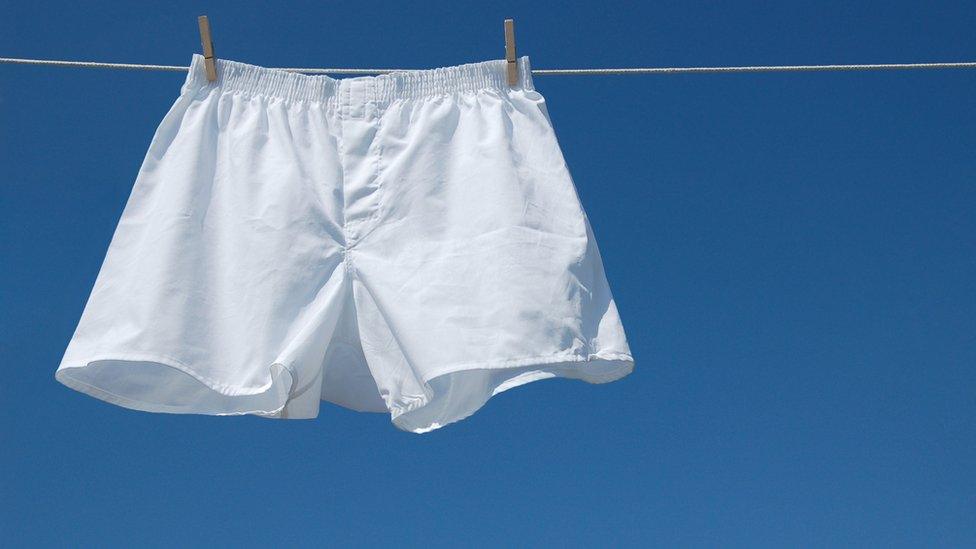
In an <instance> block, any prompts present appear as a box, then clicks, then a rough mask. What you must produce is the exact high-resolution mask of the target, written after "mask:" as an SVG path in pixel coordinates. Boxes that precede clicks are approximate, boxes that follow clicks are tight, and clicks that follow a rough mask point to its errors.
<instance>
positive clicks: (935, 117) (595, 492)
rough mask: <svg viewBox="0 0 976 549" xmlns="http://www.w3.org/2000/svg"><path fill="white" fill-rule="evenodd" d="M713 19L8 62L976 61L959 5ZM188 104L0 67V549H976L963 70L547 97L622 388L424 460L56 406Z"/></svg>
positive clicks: (384, 22) (84, 75)
mask: <svg viewBox="0 0 976 549" xmlns="http://www.w3.org/2000/svg"><path fill="white" fill-rule="evenodd" d="M81 4H88V3H81ZM715 4H716V3H715V2H687V1H682V2H653V3H651V2H646V3H645V2H641V3H637V2H635V3H632V4H630V3H610V4H607V3H605V2H585V3H584V2H572V3H569V2H551V3H548V4H542V3H534V2H508V1H502V0H499V1H493V2H466V1H464V2H459V1H441V2H410V3H407V2H369V1H365V2H321V1H319V2H290V3H287V4H284V3H258V2H250V3H244V2H224V3H221V2H179V1H177V2H166V3H152V4H151V3H146V2H119V3H109V2H102V3H94V5H79V3H68V2H65V3H44V2H26V1H22V0H15V1H12V0H2V1H0V56H13V57H39V58H68V59H77V60H104V61H119V62H152V63H164V64H187V63H189V60H190V55H191V54H192V53H193V52H195V51H197V50H199V47H200V46H199V40H198V34H197V28H196V16H197V15H199V14H201V13H208V14H209V15H210V16H211V19H212V23H213V28H214V32H215V40H216V48H217V53H218V55H220V56H223V57H226V58H230V59H235V60H240V61H246V62H249V63H255V64H262V65H267V66H342V67H403V68H430V67H437V66H445V65H455V64H459V63H464V62H471V61H480V60H485V59H490V58H499V57H502V56H503V33H502V20H503V19H504V18H505V17H514V18H515V19H516V23H517V32H518V43H519V47H520V53H523V54H526V55H529V56H530V57H531V59H532V62H533V64H534V66H535V67H536V68H559V67H605V66H640V65H674V66H683V65H740V64H793V63H857V62H911V61H936V60H945V61H967V60H968V61H971V60H974V59H976V32H974V29H976V9H974V8H973V4H972V2H928V3H920V2H886V3H872V5H867V4H868V3H861V2H846V1H844V2H841V1H832V2H775V3H773V2H770V3H747V2H724V3H722V5H721V6H716V5H715ZM183 78H184V75H183V74H179V73H158V72H114V71H99V70H80V69H66V68H45V67H15V66H0V230H2V233H0V234H2V238H0V253H2V255H0V297H2V308H0V358H2V362H0V368H2V377H0V379H2V381H0V544H4V545H61V546H66V545H73V546H77V545H88V546H94V545H97V546H113V545H129V546H131V545H136V544H139V545H142V544H149V545H157V546H188V545H209V546H214V545H220V546H248V545H255V546H257V545H264V546H268V545H273V544H283V545H291V546H295V545H318V546H321V545H323V544H326V543H328V544H335V545H340V544H341V545H373V544H377V545H379V544H382V545H406V546H412V545H465V546H468V545H499V544H505V543H506V542H507V543H512V542H514V541H516V540H517V541H518V542H520V543H519V544H521V545H550V546H583V545H589V546H598V545H609V544H612V545H629V546H637V545H661V546H706V547H714V546H749V547H755V546H766V545H768V546H780V547H782V546H852V545H857V546H893V545H894V546H897V545H905V546H919V545H928V546H932V545H936V546H956V547H959V546H964V545H969V546H973V545H974V544H976V520H974V517H976V466H974V464H976V216H974V210H976V100H974V97H976V70H969V71H966V70H956V71H931V72H897V73H829V74H828V73H819V74H763V75H759V74H751V75H689V76H615V77H607V76H603V77H551V76H550V77H544V76H539V77H537V78H536V86H537V88H538V89H539V90H540V91H541V92H542V93H543V94H544V95H545V96H546V98H547V100H548V106H549V110H550V115H551V116H552V120H553V123H554V125H555V127H556V131H557V134H558V136H559V138H560V142H561V145H562V147H563V151H564V153H565V155H566V158H567V162H568V163H569V166H570V169H571V170H572V173H573V175H574V178H575V180H576V183H577V186H578V188H579V192H580V195H581V197H582V200H583V203H584V206H585V208H586V210H587V212H588V214H589V216H590V219H591V222H592V224H593V226H594V230H595V231H596V235H597V238H598V241H599V243H600V246H601V250H602V253H603V257H604V262H605V264H606V269H607V273H608V277H609V279H610V282H611V285H612V287H613V291H614V294H615V297H616V299H617V304H618V307H619V309H620V313H621V316H622V318H623V320H624V323H625V326H626V328H627V331H628V337H629V340H630V345H631V347H632V350H633V352H634V356H635V359H636V362H637V368H636V371H635V372H634V374H632V375H631V376H630V377H628V378H626V379H624V380H622V381H619V382H616V383H612V384H609V385H604V386H590V385H586V384H584V383H580V382H573V381H545V382H540V383H533V384H530V385H528V386H525V387H521V388H518V389H515V390H512V391H509V392H507V393H505V394H503V395H500V396H498V397H496V398H494V399H492V400H491V401H490V402H489V403H488V405H487V406H486V407H485V408H483V409H482V410H481V411H480V412H478V413H477V414H476V415H474V416H472V417H471V418H469V419H467V420H465V421H463V422H461V423H458V424H455V425H451V426H449V427H447V428H445V429H442V430H440V431H436V432H434V433H431V434H428V435H423V436H417V435H413V434H409V433H404V432H400V431H398V430H396V429H395V428H394V427H393V426H392V424H390V422H389V418H388V416H384V415H375V414H360V413H355V412H350V411H347V410H345V409H342V408H338V407H336V406H331V405H324V406H323V407H322V411H321V415H320V417H319V418H318V419H316V420H311V421H293V422H283V421H272V420H266V419H261V418H255V417H245V418H214V417H204V416H172V415H154V414H146V413H141V412H133V411H129V410H125V409H121V408H118V407H115V406H111V405H108V404H106V403H104V402H101V401H97V400H95V399H92V398H90V397H87V396H84V395H81V394H80V393H76V392H74V391H71V390H69V389H67V388H65V387H63V386H61V385H60V384H58V383H56V382H55V380H54V371H55V368H56V367H57V365H58V361H59V360H60V358H61V354H62V352H63V351H64V348H65V345H66V344H67V342H68V340H69V338H70V336H71V334H72V331H73V329H74V327H75V324H76V322H77V321H78V318H79V315H80V314H81V310H82V307H83V306H84V303H85V300H86V298H87V296H88V293H89V291H90V289H91V286H92V284H93V282H94V280H95V275H96V273H97V271H98V268H99V266H100V264H101V261H102V259H103V257H104V253H105V250H106V248H107V246H108V243H109V240H110V238H111V236H112V232H113V230H114V228H115V224H116V222H117V221H118V217H119V215H120V213H121V211H122V208H123V206H124V204H125V200H126V198H127V197H128V193H129V190H130V188H131V185H132V181H133V178H134V176H135V174H136V172H137V170H138V168H139V165H140V163H141V162H142V159H143V155H144V154H145V152H146V148H147V145H148V143H149V140H150V138H151V137H152V134H153V132H154V131H155V128H156V125H157V124H158V123H159V121H160V120H161V119H162V116H163V114H164V113H165V112H166V111H167V109H168V108H169V106H170V105H171V103H172V102H173V100H174V99H175V98H176V96H177V94H178V92H179V87H180V85H181V84H182V81H183Z"/></svg>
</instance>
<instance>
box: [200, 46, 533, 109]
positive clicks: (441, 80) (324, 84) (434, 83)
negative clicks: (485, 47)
mask: <svg viewBox="0 0 976 549" xmlns="http://www.w3.org/2000/svg"><path fill="white" fill-rule="evenodd" d="M518 66H519V81H518V82H517V83H516V84H515V86H509V85H508V79H507V76H506V74H507V73H506V62H505V60H492V61H483V62H481V63H467V64H464V65H457V66H454V67H442V68H438V69H425V70H404V71H395V72H391V73H387V74H381V75H378V76H357V77H354V78H338V79H337V78H332V77H330V76H326V75H307V74H300V73H297V72H290V71H286V70H282V69H270V68H266V67H259V66H257V65H249V64H247V63H241V62H238V61H229V60H226V59H217V80H216V81H215V82H209V81H208V80H207V73H206V69H205V67H204V59H203V56H202V55H200V54H194V55H193V62H192V63H191V64H190V72H189V74H188V75H187V78H186V83H185V84H184V90H186V89H191V88H193V89H197V88H204V87H220V88H222V89H228V90H234V91H240V92H243V93H246V94H253V95H263V96H269V97H278V98H281V99H287V100H293V101H323V102H324V101H328V100H330V99H332V98H337V97H340V96H341V97H343V98H344V100H346V101H361V102H364V103H366V102H375V103H389V102H391V101H394V100H396V99H414V98H421V97H428V96H433V95H443V94H452V93H465V92H477V91H481V90H498V91H506V90H509V89H512V88H515V89H524V90H533V89H535V88H533V86H532V70H531V67H530V65H529V58H528V56H523V57H520V58H519V59H518Z"/></svg>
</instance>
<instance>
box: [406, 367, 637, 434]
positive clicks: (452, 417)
mask: <svg viewBox="0 0 976 549" xmlns="http://www.w3.org/2000/svg"><path fill="white" fill-rule="evenodd" d="M597 363H602V364H604V365H605V366H608V368H607V369H601V370H600V371H599V372H594V371H590V370H591V368H587V367H586V366H581V365H586V364H589V365H592V364H597ZM506 370H524V371H523V372H521V373H516V372H513V376H512V377H510V378H507V379H504V380H501V381H500V382H499V383H497V384H495V385H494V386H492V387H488V391H485V392H484V393H483V394H481V395H480V398H479V399H477V401H476V402H474V403H473V404H471V405H469V406H468V407H467V408H466V409H464V410H463V411H461V413H459V414H450V413H448V414H445V415H444V416H443V417H438V418H428V420H427V421H422V422H421V423H424V424H423V425H417V424H416V423H415V422H414V421H411V420H410V418H409V417H408V415H409V414H410V413H411V412H416V411H418V410H421V409H423V408H424V407H426V406H430V405H432V404H436V403H437V402H438V401H439V400H443V399H444V398H445V395H443V394H437V393H436V392H435V390H434V388H433V387H432V382H433V383H436V380H437V379H439V378H442V377H445V376H450V375H453V374H463V373H474V372H482V373H489V372H494V373H499V372H501V373H504V372H505V371H506ZM633 370H634V359H633V357H632V356H631V355H630V354H627V353H619V352H600V353H595V354H591V355H587V356H580V355H571V356H561V355H556V356H552V355H549V356H541V357H526V358H517V359H510V360H502V361H492V362H482V363H468V364H461V365H452V366H450V367H445V368H441V369H439V370H436V371H435V373H433V374H430V375H428V376H425V379H424V384H423V385H424V389H425V392H426V393H427V394H425V395H404V396H401V397H400V399H399V402H394V403H392V404H390V405H389V406H388V407H389V408H390V416H391V421H392V422H393V424H394V425H395V426H396V427H397V428H398V429H401V430H404V431H408V432H412V433H417V434H421V433H426V432H429V431H433V430H435V429H439V428H441V427H444V426H446V425H450V424H451V423H456V422H458V421H461V420H463V419H466V418H468V417H470V416H471V415H473V414H474V413H475V412H477V411H478V410H480V409H481V408H482V407H483V406H484V405H485V404H487V402H488V400H490V399H491V397H493V396H495V395H498V394H500V393H503V392H505V391H507V390H509V389H514V388H515V387H519V386H521V385H525V384H528V383H532V382H534V381H541V380H543V379H553V378H565V379H579V380H582V381H586V382H588V383H594V384H600V383H609V382H612V381H616V380H618V379H621V378H623V377H625V376H627V375H628V374H630V373H631V372H633Z"/></svg>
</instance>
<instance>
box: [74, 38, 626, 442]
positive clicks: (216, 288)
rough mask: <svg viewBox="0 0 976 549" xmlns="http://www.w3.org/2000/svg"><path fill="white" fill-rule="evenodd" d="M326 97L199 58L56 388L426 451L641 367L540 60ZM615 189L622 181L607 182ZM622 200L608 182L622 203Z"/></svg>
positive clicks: (280, 75)
mask: <svg viewBox="0 0 976 549" xmlns="http://www.w3.org/2000/svg"><path fill="white" fill-rule="evenodd" d="M518 64H519V74H520V75H521V78H520V82H519V83H518V84H517V85H516V86H514V87H510V86H508V84H507V83H506V79H505V62H504V61H487V62H483V63H472V64H466V65H460V66H456V67H449V68H441V69H433V70H418V71H398V72H395V73H391V74H387V75H383V76H369V77H358V78H346V79H338V80H337V79H333V78H330V77H327V76H307V75H301V74H297V73H290V72H285V71H281V70H276V69H268V68H262V67H257V66H253V65H248V64H244V63H238V62H233V61H224V60H219V61H217V73H218V80H217V82H213V83H210V82H208V81H207V79H206V76H205V71H204V65H203V59H202V57H201V56H199V55H196V56H194V58H193V63H192V66H191V69H190V72H189V75H188V77H187V79H186V82H185V84H184V85H183V88H182V92H181V94H180V96H179V98H178V99H177V100H176V102H175V104H174V105H173V106H172V108H171V109H170V110H169V112H168V113H167V114H166V116H165V118H164V119H163V121H162V123H161V124H160V126H159V128H158V129H157V131H156V134H155V136H154V137H153V140H152V143H151V144H150V146H149V152H148V153H147V155H146V158H145V160H144V162H143V165H142V168H141V170H140V172H139V174H138V177H137V178H136V181H135V185H134V187H133V189H132V194H131V196H130V197H129V200H128V203H127V204H126V206H125V210H124V212H123V213H122V217H121V219H120V221H119V224H118V228H117V229H116V231H115V234H114V236H113V238H112V241H111V245H110V246H109V249H108V253H107V256H106V257H105V261H104V263H103V265H102V268H101V271H100V272H99V274H98V277H97V279H96V281H95V285H94V288H93V290H92V293H91V296H90V297H89V299H88V303H87V305H86V306H85V309H84V313H83V314H82V317H81V320H80V322H79V325H78V327H77V330H76V331H75V333H74V336H73V338H72V339H71V342H70V343H69V345H68V348H67V351H66V352H65V355H64V358H63V360H62V362H61V365H60V367H59V368H58V370H57V374H56V378H57V380H58V381H60V382H61V383H63V384H65V385H67V386H68V387H71V388H72V389H76V390H78V391H81V392H83V393H86V394H88V395H91V396H94V397H97V398H100V399H102V400H105V401H108V402H111V403H114V404H117V405H120V406H124V407H127V408H134V409H137V410H145V411H150V412H170V413H197V414H213V415H239V414H255V415H260V416H266V417H277V418H311V417H315V416H317V415H318V411H319V402H320V401H321V400H326V401H329V402H333V403H336V404H339V405H342V406H346V407H349V408H352V409H354V410H362V411H373V412H389V413H390V414H391V416H392V419H393V422H394V424H395V425H396V426H397V427H399V428H401V429H404V430H408V431H413V432H418V433H420V432H425V431H429V430H431V429H436V428H438V427H441V426H443V425H446V424H448V423H451V422H454V421H458V420H460V419H463V418H465V417H467V416H469V415H470V414H472V413H473V412H475V411H476V410H478V409H479V408H480V407H481V406H483V405H484V404H485V402H487V401H488V399H489V398H491V397H492V396H493V395H496V394H498V393H500V392H502V391H505V390H507V389H510V388H512V387H516V386H518V385H522V384H525V383H528V382H531V381H536V380H540V379H545V378H552V377H565V378H575V379H582V380H585V381H588V382H592V383H601V382H607V381H612V380H615V379H618V378H620V377H623V376H625V375H627V374H628V373H630V372H631V370H632V369H633V359H632V358H631V354H630V350H629V348H628V346H627V342H626V338H625V336H624V330H623V327H622V326H621V322H620V318H619V317H618V314H617V308H616V306H615V304H614V301H613V297H612V296H611V294H610V288H609V286H608V284H607V280H606V276H605V275H604V271H603V265H602V261H601V259H600V253H599V251H598V250H597V245H596V242H595V241H594V238H593V233H592V231H591V229H590V225H589V222H588V221H587V218H586V215H585V214H584V212H583V209H582V208H581V206H580V202H579V199H578V197H577V194H576V189H575V187H574V184H573V181H572V179H571V177H570V173H569V172H568V170H567V167H566V163H565V161H564V159H563V155H562V152H561V150H560V148H559V145H558V144H557V141H556V136H555V133H554V131H553V127H552V124H551V122H550V120H549V115H548V112H547V110H546V104H545V100H544V99H543V97H542V95H540V94H539V93H538V92H536V91H535V89H534V88H533V86H532V78H531V73H530V67H529V60H528V58H526V57H522V58H521V59H520V60H519V61H518ZM596 183H597V184H603V185H606V184H608V182H605V181H603V182H596ZM610 183H612V182H610Z"/></svg>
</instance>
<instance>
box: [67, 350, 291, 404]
mask: <svg viewBox="0 0 976 549" xmlns="http://www.w3.org/2000/svg"><path fill="white" fill-rule="evenodd" d="M98 362H141V363H151V364H156V365H158V366H160V367H163V368H169V369H172V370H176V371H178V372H181V373H183V374H186V375H188V376H190V377H191V378H193V379H194V380H195V381H196V382H198V383H200V384H201V385H203V386H204V387H206V388H207V389H209V390H210V391H213V392H214V393H216V394H218V395H221V396H224V397H228V398H230V399H240V398H245V397H251V396H258V395H263V394H266V393H268V392H269V391H271V390H273V389H274V388H275V387H279V388H280V390H279V394H280V395H283V396H281V397H279V398H276V399H275V407H274V408H270V409H267V408H266V407H263V408H250V409H247V408H245V409H241V410H230V411H225V410H220V409H217V408H214V409H206V408H194V407H192V406H189V405H179V406H176V405H171V404H164V403H155V402H147V401H143V400H140V399H138V398H133V397H129V396H124V395H119V394H117V393H115V392H112V391H110V390H108V389H106V388H104V387H99V386H97V385H93V384H92V383H89V382H88V381H83V380H82V379H79V378H78V377H75V376H74V375H72V371H74V370H78V371H85V370H86V368H89V367H92V366H93V365H94V364H96V363H98ZM268 370H269V372H270V375H271V379H270V380H269V381H268V382H267V383H265V384H263V385H261V386H260V387H257V388H244V387H237V386H233V385H228V384H224V383H218V382H215V381H213V380H212V379H210V378H208V377H206V376H203V375H201V374H199V373H197V372H196V371H194V370H193V369H192V368H190V367H189V366H186V365H185V364H182V363H181V362H179V361H177V360H174V359H171V358H166V357H161V356H158V355H144V354H131V353H128V354H127V353H121V354H113V355H98V356H95V357H92V358H90V359H88V360H85V361H82V362H71V363H65V364H62V365H61V366H60V367H59V368H58V370H57V371H56V372H55V374H54V378H55V379H56V380H57V381H58V382H59V383H61V384H63V385H65V386H66V387H68V388H70V389H73V390H76V391H79V392H81V393H84V394H86V395H88V396H91V397H94V398H97V399H99V400H103V401H105V402H108V403H110V404H115V405H118V406H122V407H124V408H129V409H133V410H140V411H144V412H161V413H173V414H203V415H216V416H237V415H248V414H252V415H260V416H269V417H277V416H279V415H280V414H281V412H282V410H284V408H285V406H286V405H287V404H288V402H289V400H290V395H291V390H292V387H293V385H294V380H295V376H294V374H293V373H292V371H291V369H290V368H289V367H288V366H287V365H286V364H284V363H281V362H277V361H276V362H273V363H271V365H270V366H268Z"/></svg>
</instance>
